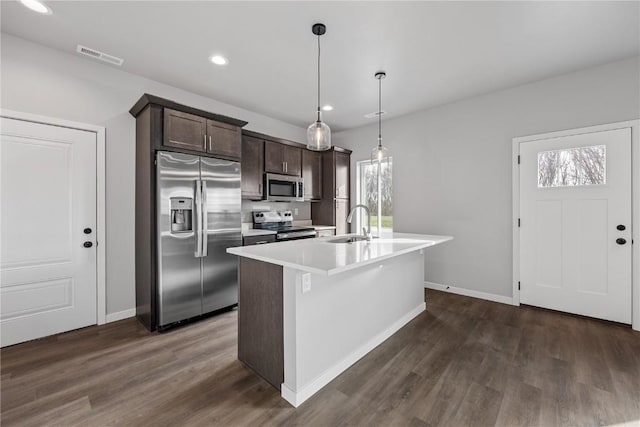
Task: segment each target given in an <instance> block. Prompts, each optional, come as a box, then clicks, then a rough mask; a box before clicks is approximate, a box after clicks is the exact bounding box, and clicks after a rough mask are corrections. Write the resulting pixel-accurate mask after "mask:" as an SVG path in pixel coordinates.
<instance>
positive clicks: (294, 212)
mask: <svg viewBox="0 0 640 427" xmlns="http://www.w3.org/2000/svg"><path fill="white" fill-rule="evenodd" d="M293 214H294V215H296V216H298V208H293Z"/></svg>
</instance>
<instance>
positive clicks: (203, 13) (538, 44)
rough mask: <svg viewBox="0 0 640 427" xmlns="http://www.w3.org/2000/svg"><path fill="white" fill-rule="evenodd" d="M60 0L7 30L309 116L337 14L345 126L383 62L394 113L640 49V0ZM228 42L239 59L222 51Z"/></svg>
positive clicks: (339, 121)
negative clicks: (222, 62) (219, 61)
mask: <svg viewBox="0 0 640 427" xmlns="http://www.w3.org/2000/svg"><path fill="white" fill-rule="evenodd" d="M48 4H49V5H50V7H51V8H52V9H53V15H49V16H44V15H38V14H35V13H33V12H31V11H29V10H28V9H26V8H25V7H23V6H22V5H20V4H19V3H17V2H15V1H2V2H1V13H2V21H1V28H2V31H3V32H7V33H11V34H14V35H17V36H19V37H22V38H25V39H28V40H32V41H35V42H37V43H41V44H43V45H46V46H50V47H53V48H56V49H60V50H63V51H66V52H70V53H74V52H75V48H76V45H77V44H83V45H86V46H89V47H92V48H94V49H98V50H101V51H103V52H106V53H109V54H111V55H115V56H119V57H121V58H124V60H125V62H124V65H123V67H122V69H123V70H126V71H129V72H132V73H135V74H139V75H142V76H146V77H148V78H151V79H154V80H157V81H160V82H163V83H167V84H170V85H173V86H176V87H180V88H183V89H187V90H190V91H192V92H196V93H199V94H202V95H205V96H209V97H211V98H215V99H217V100H220V101H224V102H227V103H229V104H233V105H236V106H239V107H243V108H246V109H249V110H253V111H256V112H259V113H263V114H265V115H268V116H271V117H274V118H278V119H281V120H283V121H286V122H289V123H292V124H295V125H299V126H305V127H306V126H307V125H308V124H309V123H310V122H311V121H312V120H313V119H314V111H315V103H316V95H315V84H316V83H315V81H316V71H315V70H316V40H315V36H314V35H313V34H312V33H311V25H312V24H313V23H315V22H323V23H325V24H326V25H327V34H326V35H324V36H323V37H322V58H323V59H322V70H323V78H322V81H323V90H322V102H323V103H330V104H332V105H333V106H334V107H335V110H334V111H332V112H329V113H324V118H325V120H326V122H327V123H328V124H329V125H330V126H331V127H332V129H333V130H334V131H337V130H342V129H346V128H352V127H356V126H360V125H363V124H366V123H368V122H370V119H365V118H364V117H363V116H364V115H365V114H367V113H370V112H373V111H376V109H377V81H376V80H375V79H374V77H373V74H374V73H375V72H376V71H377V70H379V69H382V70H385V71H386V72H387V79H386V80H384V81H383V110H386V111H387V112H388V115H387V117H392V116H398V115H403V114H407V113H410V112H413V111H417V110H421V109H424V108H427V107H431V106H434V105H438V104H443V103H446V102H450V101H453V100H457V99H462V98H466V97H469V96H473V95H477V94H481V93H486V92H490V91H494V90H497V89H501V88H506V87H510V86H515V85H518V84H522V83H526V82H530V81H535V80H540V79H543V78H546V77H549V76H553V75H558V74H562V73H566V72H571V71H574V70H577V69H581V68H586V67H590V66H594V65H598V64H602V63H606V62H611V61H614V60H617V59H622V58H625V57H630V56H634V55H638V54H639V52H640V32H639V26H640V24H639V21H640V18H639V17H640V3H638V2H609V1H602V2H328V3H327V2H268V1H262V2H184V1H164V2H149V1H143V2H133V1H112V2H101V1H80V2H71V1H65V2H53V1H50V2H49V3H48ZM214 53H222V54H224V55H225V56H226V57H228V58H229V65H227V66H226V67H217V66H214V65H213V64H211V63H210V62H209V57H210V56H211V55H212V54H214ZM87 60H91V59H87Z"/></svg>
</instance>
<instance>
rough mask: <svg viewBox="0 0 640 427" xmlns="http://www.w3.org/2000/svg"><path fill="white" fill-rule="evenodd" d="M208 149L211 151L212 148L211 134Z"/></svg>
mask: <svg viewBox="0 0 640 427" xmlns="http://www.w3.org/2000/svg"><path fill="white" fill-rule="evenodd" d="M209 151H213V150H212V149H211V135H209Z"/></svg>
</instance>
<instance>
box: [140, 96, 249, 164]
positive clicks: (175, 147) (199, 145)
mask: <svg viewBox="0 0 640 427" xmlns="http://www.w3.org/2000/svg"><path fill="white" fill-rule="evenodd" d="M146 109H149V112H150V123H149V126H150V127H151V128H152V129H151V143H152V146H153V148H154V149H162V150H169V151H179V152H185V153H198V154H199V155H205V156H212V157H219V158H223V159H230V160H239V159H240V157H241V152H242V142H241V141H242V134H241V132H242V127H243V126H244V125H246V124H247V122H245V121H242V120H237V119H234V118H231V117H226V116H222V115H220V114H214V113H210V112H208V111H203V110H199V109H197V108H192V107H188V106H186V105H182V104H178V103H176V102H173V101H171V100H168V99H164V98H160V97H157V96H153V95H149V94H144V95H143V96H142V97H141V98H140V99H139V100H138V102H136V104H135V105H134V106H133V107H132V108H131V110H129V113H131V115H132V116H134V117H136V118H137V117H138V116H139V115H140V114H141V113H142V112H143V111H144V110H146Z"/></svg>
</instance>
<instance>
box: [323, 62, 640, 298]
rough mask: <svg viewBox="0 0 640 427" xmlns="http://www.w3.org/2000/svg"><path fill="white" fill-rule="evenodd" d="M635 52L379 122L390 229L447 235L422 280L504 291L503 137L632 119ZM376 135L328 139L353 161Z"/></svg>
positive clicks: (636, 107) (507, 164) (507, 269)
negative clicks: (389, 161) (386, 158)
mask: <svg viewBox="0 0 640 427" xmlns="http://www.w3.org/2000/svg"><path fill="white" fill-rule="evenodd" d="M639 60H640V58H638V57H636V58H631V59H628V60H624V61H619V62H615V63H611V64H607V65H603V66H599V67H596V68H591V69H587V70H582V71H579V72H575V73H571V74H566V75H562V76H558V77H554V78H550V79H547V80H542V81H539V82H535V83H531V84H527V85H523V86H518V87H514V88H511V89H507V90H503V91H499V92H493V93H489V94H486V95H482V96H478V97H474V98H470V99H466V100H462V101H458V102H454V103H451V104H447V105H443V106H439V107H436V108H432V109H429V110H425V111H421V112H418V113H415V114H411V115H407V116H403V117H399V118H395V119H390V120H384V121H383V138H384V143H385V145H388V146H389V148H390V150H391V153H392V157H393V163H394V170H393V173H394V176H393V191H394V193H393V197H394V227H395V230H396V231H407V232H423V233H432V234H449V235H452V236H454V237H455V240H454V241H453V242H451V243H447V244H444V245H442V246H440V247H436V248H433V249H430V250H428V251H427V255H426V261H425V263H426V265H425V267H426V269H425V276H426V278H425V279H426V280H428V281H431V282H436V283H440V284H446V285H449V286H456V287H461V288H466V289H470V290H475V291H481V292H487V293H491V294H497V295H502V296H511V294H512V284H511V281H512V279H511V274H512V264H511V263H512V244H511V239H512V232H511V207H512V206H511V203H512V202H511V166H512V165H511V140H512V138H514V137H517V136H525V135H532V134H537V133H543V132H551V131H556V130H562V129H572V128H577V127H584V126H591V125H597V124H602V123H610V122H616V121H623V120H629V119H637V118H639V117H640V83H639V80H640V67H639ZM470 72H472V70H470ZM387 78H388V79H393V78H394V76H393V75H389V76H388V77H387ZM383 91H384V85H383ZM383 109H384V105H383ZM376 136H377V132H376V125H375V124H372V125H370V126H366V127H362V128H358V129H353V130H349V131H344V132H340V133H337V134H335V135H334V143H335V144H336V145H340V146H343V147H346V148H350V149H352V150H353V156H352V159H353V161H354V162H355V161H357V160H364V159H368V158H369V155H370V154H369V153H370V150H371V149H372V148H373V147H374V146H375V144H376ZM355 182H356V181H355V167H354V168H353V176H352V183H354V185H355ZM352 190H353V194H355V189H352ZM354 202H355V201H354Z"/></svg>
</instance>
